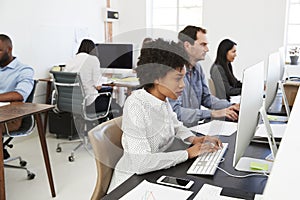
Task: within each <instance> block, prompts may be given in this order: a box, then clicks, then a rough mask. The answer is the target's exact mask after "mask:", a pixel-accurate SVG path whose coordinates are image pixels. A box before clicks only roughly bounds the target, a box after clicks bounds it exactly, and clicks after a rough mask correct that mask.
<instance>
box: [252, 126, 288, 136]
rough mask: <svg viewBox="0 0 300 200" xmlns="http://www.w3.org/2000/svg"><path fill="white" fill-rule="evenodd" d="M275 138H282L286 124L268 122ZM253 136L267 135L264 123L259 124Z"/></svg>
mask: <svg viewBox="0 0 300 200" xmlns="http://www.w3.org/2000/svg"><path fill="white" fill-rule="evenodd" d="M270 125H271V129H272V132H273V136H274V137H275V138H282V137H283V134H284V132H285V128H286V124H270ZM255 137H267V130H266V127H265V125H264V124H259V125H258V128H257V130H256V132H255Z"/></svg>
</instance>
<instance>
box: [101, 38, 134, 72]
mask: <svg viewBox="0 0 300 200" xmlns="http://www.w3.org/2000/svg"><path fill="white" fill-rule="evenodd" d="M96 47H97V54H98V59H99V61H100V66H101V68H117V69H132V68H133V44H117V43H100V44H96Z"/></svg>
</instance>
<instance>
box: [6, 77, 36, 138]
mask: <svg viewBox="0 0 300 200" xmlns="http://www.w3.org/2000/svg"><path fill="white" fill-rule="evenodd" d="M37 83H38V80H34V84H33V88H32V90H31V92H30V94H29V96H28V97H27V99H26V101H25V102H26V103H32V101H33V98H34V93H35V89H36V85H37ZM5 126H6V134H7V135H8V136H10V137H20V136H26V135H29V134H31V133H32V131H33V128H34V126H35V121H34V116H33V115H29V116H26V117H23V118H22V124H21V126H20V128H19V129H18V130H15V131H9V129H8V127H7V124H5Z"/></svg>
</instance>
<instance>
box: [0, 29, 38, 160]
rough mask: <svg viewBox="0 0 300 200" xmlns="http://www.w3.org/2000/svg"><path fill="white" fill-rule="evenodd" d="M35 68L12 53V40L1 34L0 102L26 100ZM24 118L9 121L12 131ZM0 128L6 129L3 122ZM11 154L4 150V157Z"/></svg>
mask: <svg viewBox="0 0 300 200" xmlns="http://www.w3.org/2000/svg"><path fill="white" fill-rule="evenodd" d="M33 75H34V70H33V68H32V67H30V66H28V65H24V64H22V63H20V62H19V61H18V59H17V58H16V57H13V55H12V41H11V39H10V38H9V37H8V36H7V35H4V34H0V102H13V101H23V102H25V101H26V99H27V97H28V96H29V94H30V92H31V90H32V88H33V84H34V80H33ZM21 122H22V120H14V121H10V122H8V123H7V125H8V129H9V130H10V131H13V130H17V129H18V128H19V127H20V126H21ZM0 130H1V131H2V130H5V129H4V126H3V124H1V127H0ZM8 157H9V154H8V152H7V151H6V150H4V158H8Z"/></svg>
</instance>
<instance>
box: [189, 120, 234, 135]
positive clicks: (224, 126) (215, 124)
mask: <svg viewBox="0 0 300 200" xmlns="http://www.w3.org/2000/svg"><path fill="white" fill-rule="evenodd" d="M190 130H191V131H195V132H197V133H201V134H203V135H211V136H212V135H224V136H230V135H231V134H233V133H234V132H235V131H236V130H237V123H235V122H227V121H220V120H213V121H211V122H208V123H205V124H200V125H197V126H194V127H191V128H190Z"/></svg>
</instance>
